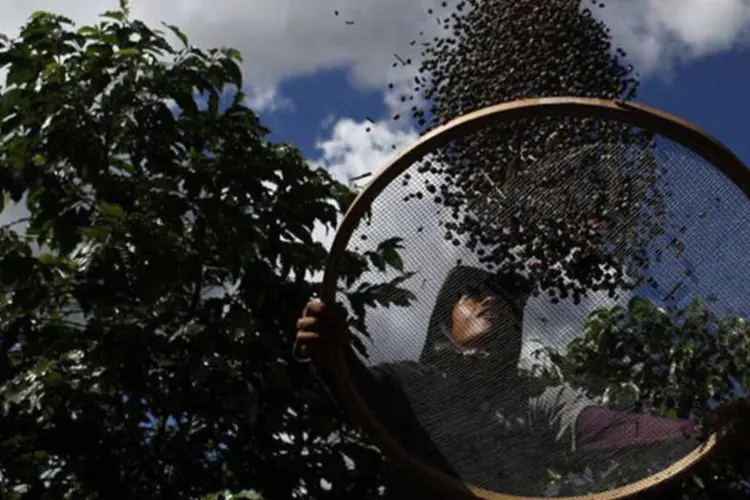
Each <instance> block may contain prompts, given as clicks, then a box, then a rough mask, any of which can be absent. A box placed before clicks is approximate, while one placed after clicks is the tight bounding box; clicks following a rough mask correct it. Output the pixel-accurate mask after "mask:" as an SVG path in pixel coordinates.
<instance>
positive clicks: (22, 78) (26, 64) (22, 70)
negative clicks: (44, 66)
mask: <svg viewBox="0 0 750 500" xmlns="http://www.w3.org/2000/svg"><path fill="white" fill-rule="evenodd" d="M34 75H35V71H34V68H33V67H32V66H31V62H30V61H23V62H22V63H17V64H13V65H12V66H11V67H10V70H9V71H8V75H7V76H6V77H5V84H6V85H7V86H11V85H19V86H22V85H24V84H27V83H29V82H30V81H31V80H32V79H33V78H34Z"/></svg>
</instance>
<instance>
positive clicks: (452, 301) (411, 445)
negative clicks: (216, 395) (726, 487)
mask: <svg viewBox="0 0 750 500" xmlns="http://www.w3.org/2000/svg"><path fill="white" fill-rule="evenodd" d="M530 293H531V288H530V286H529V284H528V283H527V282H526V281H525V280H524V278H523V277H521V276H518V275H511V274H506V275H503V274H492V273H489V272H487V271H484V270H481V269H476V268H472V267H467V266H458V267H456V268H454V269H453V270H452V271H451V272H450V273H449V274H448V276H447V277H446V279H445V280H444V282H443V284H442V286H441V289H440V291H439V293H438V296H437V299H436V301H435V306H434V308H433V311H432V314H431V317H430V321H429V324H428V328H427V335H426V339H425V344H424V347H423V349H422V352H421V354H420V357H419V359H418V361H396V362H390V363H383V364H379V365H377V366H374V367H366V366H364V365H363V364H362V362H361V361H359V358H357V357H356V356H354V355H351V356H350V357H349V359H350V360H351V362H350V363H349V365H350V371H351V375H352V377H354V379H355V383H356V384H357V386H358V387H366V388H367V390H366V391H362V395H363V396H364V398H365V401H366V403H367V405H368V407H369V409H370V411H371V412H372V413H373V414H374V415H375V416H376V417H377V418H378V419H379V420H380V421H381V422H382V423H383V424H384V425H385V426H386V427H387V428H388V429H389V431H390V432H391V434H392V436H393V437H394V438H395V439H396V440H397V441H398V442H399V443H400V444H401V445H402V447H403V448H404V449H406V450H407V451H408V452H409V453H410V454H412V455H414V456H415V457H418V458H419V459H420V460H422V461H424V462H425V463H427V464H429V465H431V466H432V467H434V468H436V469H439V470H441V471H442V472H443V473H445V474H448V475H451V476H453V477H456V478H458V479H460V480H461V481H463V482H465V483H471V484H474V485H476V486H479V487H482V488H485V489H489V490H494V491H502V492H504V493H508V494H518V495H528V494H530V493H532V492H534V494H542V493H543V492H539V491H538V488H539V485H544V484H547V483H548V482H549V481H548V476H547V474H548V472H547V471H548V469H550V468H553V467H556V466H557V465H559V464H564V463H571V461H575V459H576V457H578V458H579V459H580V458H581V453H579V452H586V453H584V455H592V454H596V455H597V460H601V458H602V457H608V456H609V457H611V456H613V454H619V453H622V452H623V451H630V452H631V455H632V450H633V449H638V448H640V449H641V450H646V449H650V447H651V446H652V445H654V444H656V443H670V444H671V446H670V448H669V449H670V450H672V451H673V452H675V450H676V452H677V453H678V454H679V456H677V457H676V458H680V457H681V456H684V455H685V454H686V453H687V452H689V451H690V450H692V449H693V448H694V447H695V446H696V445H697V444H698V442H697V440H696V439H694V438H693V437H690V438H688V439H686V434H690V433H691V431H692V430H693V424H692V422H689V421H673V420H667V419H661V418H655V417H650V416H646V415H636V414H626V413H619V412H614V411H611V410H608V409H606V408H603V407H601V406H599V405H597V404H596V403H595V402H594V401H592V400H591V399H589V398H588V397H587V396H586V394H585V393H584V392H583V391H581V390H577V389H575V388H573V387H571V386H569V385H567V384H559V385H554V386H549V385H547V384H544V383H541V382H540V381H539V380H535V379H532V378H530V377H525V376H521V374H520V372H519V370H518V366H519V362H520V357H521V349H522V345H523V335H522V326H523V310H524V306H525V304H526V302H527V300H528V297H529V295H530ZM310 324H311V323H310V321H308V322H307V323H305V318H303V319H302V320H300V323H298V328H299V329H300V331H304V330H305V329H306V327H308V326H309V325H310ZM677 439H680V440H681V442H680V443H679V444H678V445H677V446H675V444H676V443H675V442H674V441H675V440H677ZM590 458H591V456H590V457H589V459H590ZM389 482H390V483H395V482H399V481H397V480H391V481H389ZM402 487H405V485H402ZM409 493H410V494H411V493H412V491H409ZM402 494H403V492H402Z"/></svg>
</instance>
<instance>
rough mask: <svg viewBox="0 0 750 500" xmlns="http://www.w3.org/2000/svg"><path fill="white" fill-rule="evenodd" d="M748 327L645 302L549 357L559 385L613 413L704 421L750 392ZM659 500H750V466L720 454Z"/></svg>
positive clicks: (703, 309) (604, 318)
mask: <svg viewBox="0 0 750 500" xmlns="http://www.w3.org/2000/svg"><path fill="white" fill-rule="evenodd" d="M748 333H750V325H748V322H747V320H746V319H745V318H742V317H739V316H725V317H721V318H720V317H718V316H717V314H716V313H715V312H714V311H712V308H711V307H709V305H708V304H707V303H705V302H702V301H700V300H696V301H694V302H692V303H691V304H689V305H687V306H685V307H682V308H677V307H666V308H660V307H657V306H656V304H654V303H653V302H651V301H650V300H648V299H645V298H639V297H636V298H633V299H632V300H631V301H630V302H629V303H628V304H627V306H626V307H623V306H616V307H613V308H610V309H607V308H605V309H599V310H596V311H594V312H592V313H591V315H590V316H589V319H588V321H587V325H586V329H585V332H584V334H583V335H581V336H580V337H577V338H575V339H573V340H572V341H571V342H570V343H569V344H568V346H567V351H566V353H565V354H561V353H559V352H556V351H554V350H551V351H550V354H551V359H552V360H553V362H554V366H556V367H557V369H558V370H550V371H549V372H548V376H551V377H555V378H557V377H560V378H562V379H563V380H566V381H569V382H571V383H574V384H576V385H579V386H582V387H584V388H586V389H587V390H588V392H589V393H590V394H591V395H592V396H593V397H595V398H597V399H598V400H599V401H600V402H602V403H603V404H605V405H608V406H610V407H614V408H628V409H634V410H635V411H639V412H645V413H649V414H653V415H659V416H663V417H667V418H696V419H699V420H700V419H705V418H706V417H707V416H708V415H709V414H710V412H711V410H712V408H713V407H715V406H716V405H718V404H722V403H727V402H729V401H732V400H733V399H734V398H736V389H737V386H738V385H739V386H740V387H747V386H748V384H750V379H748V375H747V374H748V370H749V369H750V340H748ZM693 472H694V473H692V474H689V475H687V477H685V478H684V479H681V480H679V481H678V482H677V483H675V484H674V485H670V489H669V491H667V492H665V491H660V492H659V498H674V499H678V498H689V499H691V500H692V499H703V498H705V499H709V498H747V496H748V495H749V494H750V486H749V485H748V482H747V477H748V476H749V475H750V460H748V457H747V456H742V455H737V454H719V455H717V456H716V457H714V459H712V460H710V461H709V462H707V463H705V464H699V465H698V466H697V467H696V469H695V470H694V471H693Z"/></svg>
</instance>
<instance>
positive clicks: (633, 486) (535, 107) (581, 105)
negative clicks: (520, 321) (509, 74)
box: [322, 97, 750, 500]
mask: <svg viewBox="0 0 750 500" xmlns="http://www.w3.org/2000/svg"><path fill="white" fill-rule="evenodd" d="M554 116H557V117H562V116H576V117H595V118H607V119H613V120H619V121H621V122H624V123H627V124H630V125H632V126H636V127H640V128H643V129H647V130H650V131H652V132H654V133H657V134H659V135H662V136H664V137H667V138H669V139H671V140H673V141H675V142H677V143H679V144H681V145H683V146H684V147H686V148H688V149H690V150H692V151H693V152H694V153H696V154H698V155H700V156H702V157H703V158H704V159H705V160H707V161H708V162H709V163H711V164H712V165H714V166H715V167H716V168H717V169H718V170H720V171H721V172H722V173H723V174H724V175H725V176H726V177H727V178H729V179H730V180H731V181H732V182H733V183H734V184H735V185H736V186H738V187H739V188H740V189H741V190H742V191H743V193H744V194H745V195H746V196H748V198H750V172H748V171H747V169H746V167H745V166H744V165H743V164H742V162H741V161H740V160H739V159H738V158H737V157H736V156H735V155H734V154H733V153H732V152H731V151H730V150H728V149H727V148H726V147H725V146H723V145H722V144H721V143H719V142H718V141H717V140H716V139H714V138H712V137H711V136H710V135H708V134H706V133H705V132H703V131H702V130H700V129H698V128H697V127H695V126H694V125H692V124H690V123H688V122H686V121H684V120H682V119H680V118H677V117H675V116H672V115H670V114H668V113H665V112H662V111H658V110H655V109H652V108H650V107H648V106H644V105H641V104H634V103H625V102H621V101H612V100H604V99H594V98H579V97H554V98H541V99H524V100H519V101H514V102H510V103H504V104H499V105H496V106H491V107H488V108H484V109H481V110H478V111H476V112H473V113H470V114H468V115H465V116H462V117H460V118H457V119H455V120H453V121H451V122H449V123H447V124H445V125H443V126H441V127H438V128H436V129H434V130H432V131H431V132H429V133H428V134H425V135H424V136H423V137H422V138H421V139H419V140H418V141H417V142H416V143H414V144H413V145H412V146H411V147H409V148H408V149H406V150H405V151H404V152H402V153H401V154H400V155H399V156H398V157H397V158H396V159H394V160H393V161H392V162H391V163H390V164H388V165H386V166H385V167H384V168H382V169H381V170H380V172H379V173H378V174H377V175H376V176H375V177H374V178H373V179H372V180H371V181H370V183H369V184H368V186H367V187H366V188H365V189H364V190H363V191H362V192H361V193H360V194H359V196H358V197H357V198H356V199H355V201H354V202H353V203H352V205H351V207H350V208H349V210H348V211H347V213H346V215H345V216H344V219H343V221H342V223H341V225H340V227H339V229H338V231H337V233H336V236H335V239H334V242H333V245H332V247H331V251H330V254H329V259H328V262H327V266H326V271H325V276H324V280H323V291H322V300H323V301H324V302H329V303H331V302H333V301H334V300H335V296H336V285H337V281H338V274H337V269H338V264H339V261H340V259H341V257H342V256H343V254H344V251H345V250H346V246H347V244H348V242H349V239H350V237H351V235H352V233H353V231H354V230H355V228H356V226H357V224H358V222H359V220H360V218H361V217H362V216H363V214H364V213H365V212H366V211H367V210H368V208H369V207H370V205H371V203H372V201H373V200H374V199H375V198H376V197H377V196H378V195H379V194H380V193H381V192H382V191H383V189H385V188H386V187H387V186H388V185H389V184H390V183H391V181H393V180H394V179H395V178H397V177H398V176H399V175H400V174H401V173H403V172H404V171H405V170H406V169H407V168H409V167H410V166H411V165H413V164H414V163H415V162H417V161H419V160H420V159H421V158H423V157H424V156H426V155H427V154H429V153H432V152H434V151H435V150H437V149H438V148H440V147H442V146H444V145H446V144H448V143H449V142H450V141H452V140H455V139H457V138H460V137H463V136H468V135H470V134H471V133H473V132H476V131H477V130H481V129H483V128H486V127H488V126H490V125H497V124H501V123H507V122H512V121H514V120H519V119H524V118H533V117H554ZM325 351H326V353H325V358H326V362H327V363H329V364H330V365H329V367H330V369H331V371H332V374H333V379H334V382H335V385H336V387H335V390H336V392H337V393H338V394H339V395H340V399H341V400H342V401H343V402H344V404H345V405H346V408H347V410H348V411H349V412H350V414H351V415H352V416H354V417H355V418H357V419H358V420H359V422H360V423H361V424H362V425H363V426H364V427H365V428H366V429H367V430H368V431H369V432H370V435H371V436H372V437H373V438H374V440H375V441H376V442H377V444H378V445H379V446H380V447H381V448H382V449H383V450H384V451H385V452H386V453H387V454H388V455H389V457H390V458H391V459H392V460H393V461H394V462H396V463H397V464H399V465H401V466H402V467H404V468H407V469H408V470H409V471H411V472H413V473H414V475H415V476H417V477H418V478H419V479H421V480H423V481H425V482H429V483H430V484H432V485H434V486H436V487H437V488H439V489H440V490H442V491H443V492H445V493H448V494H449V495H451V496H452V498H457V497H460V498H465V497H467V496H469V497H477V496H478V497H480V498H485V499H491V500H500V499H502V500H512V499H520V498H527V497H519V496H515V495H507V494H500V493H497V492H492V491H487V490H483V489H480V488H476V487H472V486H468V485H464V484H463V483H460V482H458V481H456V480H455V479H452V478H449V477H448V476H445V475H443V474H441V473H439V472H437V471H436V470H434V469H431V468H429V467H427V466H425V465H424V464H422V463H420V462H419V461H417V460H416V459H414V458H413V457H411V456H410V455H409V454H408V453H407V452H406V451H405V450H404V449H403V448H402V447H401V446H400V445H399V443H397V442H395V441H394V440H393V439H392V438H391V437H390V436H389V433H388V431H387V429H386V428H385V427H384V426H383V425H382V424H381V423H380V422H379V421H378V420H377V419H376V418H375V417H374V416H373V415H372V414H371V413H370V412H369V411H368V410H367V409H366V405H365V403H364V401H363V399H362V396H361V395H360V393H359V391H358V389H357V388H356V387H355V386H354V384H353V383H352V381H351V379H350V377H349V373H348V368H347V365H346V359H345V358H346V351H345V350H344V349H326V350H325ZM717 435H718V433H715V434H713V435H711V436H710V438H709V439H708V440H707V441H706V442H705V443H704V444H703V445H702V446H701V447H699V448H696V449H695V450H694V451H693V452H692V453H690V454H688V455H687V456H685V457H684V458H682V459H681V460H679V461H677V462H675V463H674V464H672V465H671V466H670V467H668V468H667V469H665V470H663V471H661V472H659V473H657V474H655V475H652V476H650V477H647V478H644V479H642V480H640V481H637V482H634V483H630V484H628V485H626V486H623V487H620V488H617V489H614V490H609V491H606V492H602V493H597V494H590V495H586V496H578V497H570V498H569V499H568V500H571V499H573V498H575V499H580V500H583V499H584V498H586V499H588V500H593V499H598V500H615V499H620V498H624V497H627V496H631V495H634V494H637V493H640V492H643V491H645V490H647V489H650V488H654V487H656V486H658V485H660V484H662V483H664V482H666V481H668V480H671V479H674V478H676V477H678V476H679V475H680V474H681V473H683V472H685V471H686V470H687V469H689V468H690V467H691V466H692V465H694V464H695V463H697V462H698V461H700V460H702V459H704V458H705V457H707V456H708V454H709V453H711V452H712V451H713V450H714V448H715V445H716V443H717ZM467 487H468V488H469V490H470V492H469V494H468V495H467Z"/></svg>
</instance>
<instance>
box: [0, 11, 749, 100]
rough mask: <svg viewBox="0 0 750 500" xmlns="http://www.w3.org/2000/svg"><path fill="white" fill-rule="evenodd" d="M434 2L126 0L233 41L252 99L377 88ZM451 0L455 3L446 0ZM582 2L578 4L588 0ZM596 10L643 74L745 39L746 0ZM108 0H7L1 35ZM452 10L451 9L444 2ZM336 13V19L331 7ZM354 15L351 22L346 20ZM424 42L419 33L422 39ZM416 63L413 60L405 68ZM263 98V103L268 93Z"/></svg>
mask: <svg viewBox="0 0 750 500" xmlns="http://www.w3.org/2000/svg"><path fill="white" fill-rule="evenodd" d="M440 3H441V2H439V1H438V0H409V1H404V0H317V1H315V2H311V1H308V0H278V1H275V2H269V1H266V0H211V1H209V0H162V1H160V2H151V1H147V0H134V1H133V13H134V15H135V16H137V17H139V18H142V19H144V20H146V21H147V22H149V23H153V24H154V25H158V23H159V22H160V21H162V20H165V21H168V22H169V23H172V24H177V25H178V26H180V27H182V28H183V29H184V31H185V32H186V33H187V34H188V35H189V36H190V38H191V40H192V42H193V43H195V44H197V45H201V46H233V47H236V48H238V49H240V50H241V51H242V53H243V56H244V59H245V62H244V64H243V66H244V68H243V69H244V71H245V75H246V78H247V80H248V82H249V83H250V84H252V85H254V86H256V87H257V88H258V89H261V90H260V91H259V94H258V95H259V96H261V97H263V96H264V97H266V98H267V99H260V100H259V101H258V103H259V104H261V105H262V104H269V103H270V104H272V105H273V103H274V102H277V99H278V96H277V99H276V100H274V99H273V98H270V97H272V96H274V93H273V91H269V90H268V89H269V88H270V89H273V88H276V86H277V85H278V83H279V82H281V81H283V80H285V79H288V78H290V77H295V76H301V75H305V74H310V73H313V72H316V71H319V70H322V69H330V68H340V67H347V68H350V69H351V76H352V82H353V83H354V84H356V85H362V86H367V87H375V88H379V87H383V86H384V85H385V84H386V83H387V82H389V81H391V80H392V79H394V78H396V79H397V80H398V79H402V80H403V77H404V76H405V75H408V76H413V75H412V74H411V73H410V71H409V68H406V69H404V68H395V69H394V68H392V67H391V65H392V63H393V62H395V58H394V53H398V54H399V55H400V56H401V57H402V58H404V59H406V58H412V59H413V60H414V61H415V62H416V60H417V59H418V56H419V43H417V44H416V45H415V46H413V47H411V46H410V41H411V40H412V39H415V38H420V37H418V35H419V32H420V31H423V32H424V37H423V38H428V37H430V36H432V35H434V34H435V33H436V32H437V30H438V29H439V28H438V26H437V23H435V21H434V19H433V16H429V15H427V14H426V11H427V9H428V8H430V7H432V8H436V9H438V11H439V9H440V7H439V4H440ZM452 3H455V2H452ZM587 3H588V2H586V3H585V4H584V5H586V4H587ZM606 3H607V6H606V8H604V9H594V10H595V11H596V12H598V13H600V14H599V15H601V17H602V18H603V19H604V20H605V21H606V22H608V24H609V25H610V26H611V28H612V32H613V35H614V36H615V39H616V42H617V44H618V45H621V46H623V47H625V48H626V50H629V52H630V53H631V56H632V59H633V62H634V63H636V64H637V65H638V66H639V67H640V68H642V69H643V70H644V72H648V71H653V70H657V69H662V68H669V67H671V66H672V65H673V63H674V62H675V61H679V60H687V59H691V58H694V57H701V56H705V55H709V54H712V53H715V52H720V51H724V50H728V49H731V48H733V47H735V46H737V45H741V44H745V43H746V42H747V40H748V38H749V31H750V4H748V2H747V1H745V0H610V1H608V2H606ZM116 5H117V3H116V2H115V1H114V0H91V1H88V2H80V1H74V0H5V1H4V2H3V16H2V18H0V32H6V33H10V34H13V33H15V32H16V31H17V29H18V27H19V26H21V24H22V23H23V22H24V21H25V20H26V19H27V17H28V16H29V15H30V14H31V13H32V12H33V11H35V10H52V11H55V12H59V13H62V14H65V15H67V16H69V17H71V18H72V19H74V20H75V21H76V22H78V23H91V22H93V21H95V20H96V16H97V14H98V13H100V12H102V11H104V10H106V9H111V8H114V7H115V6H116ZM449 8H450V6H449ZM335 10H337V11H339V15H338V16H335V15H334V11H335ZM347 21H353V22H354V24H353V25H351V24H347V23H346V22H347ZM420 39H422V38H420ZM413 67H414V66H411V68H413ZM268 98H270V99H268Z"/></svg>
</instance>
